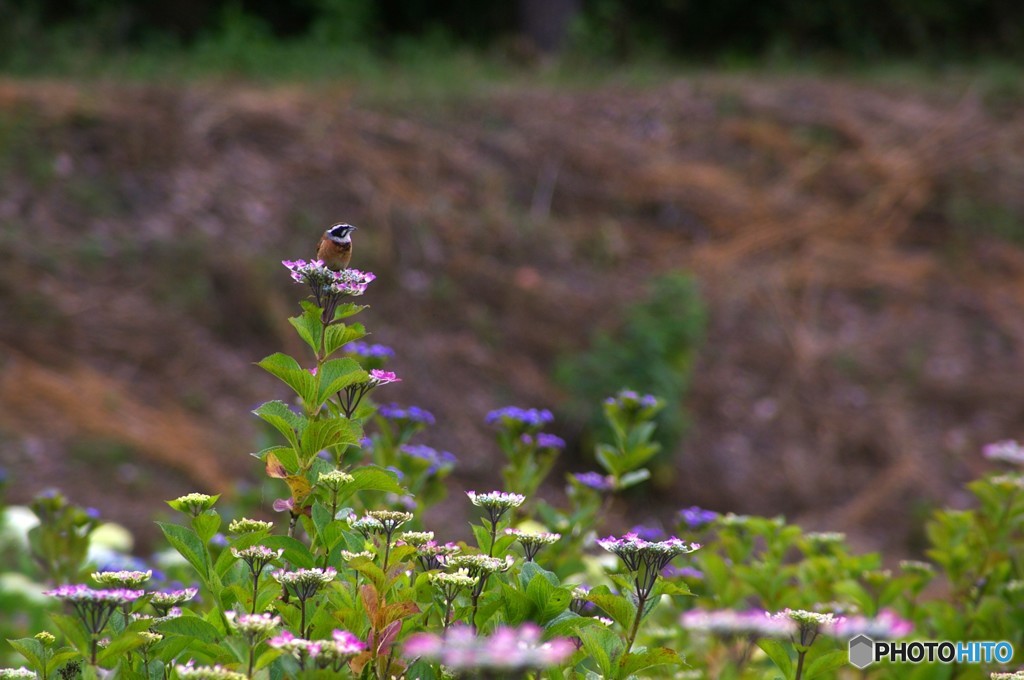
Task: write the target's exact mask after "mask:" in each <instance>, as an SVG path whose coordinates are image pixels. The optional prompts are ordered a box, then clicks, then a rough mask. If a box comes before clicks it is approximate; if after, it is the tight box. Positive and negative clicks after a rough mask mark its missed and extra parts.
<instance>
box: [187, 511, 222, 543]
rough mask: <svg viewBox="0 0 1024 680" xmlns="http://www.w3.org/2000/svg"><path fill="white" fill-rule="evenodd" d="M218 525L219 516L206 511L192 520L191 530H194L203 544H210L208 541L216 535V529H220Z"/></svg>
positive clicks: (219, 521)
mask: <svg viewBox="0 0 1024 680" xmlns="http://www.w3.org/2000/svg"><path fill="white" fill-rule="evenodd" d="M220 523H221V519H220V515H218V514H217V513H216V512H214V511H212V510H207V511H206V512H204V513H202V514H201V515H199V516H198V517H193V518H192V528H193V529H195V532H196V535H197V536H199V540H200V541H202V542H203V543H209V542H210V539H211V538H213V537H214V535H215V534H216V533H217V529H220Z"/></svg>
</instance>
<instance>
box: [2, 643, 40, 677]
mask: <svg viewBox="0 0 1024 680" xmlns="http://www.w3.org/2000/svg"><path fill="white" fill-rule="evenodd" d="M7 642H8V644H10V645H11V647H14V650H15V651H16V652H18V654H21V655H22V656H23V657H25V660H26V661H28V665H29V666H31V667H32V670H34V671H36V672H37V673H40V672H42V670H43V657H44V656H45V655H46V650H45V649H44V647H43V643H41V642H40V641H39V640H36V639H35V638H20V639H18V640H8V641H7Z"/></svg>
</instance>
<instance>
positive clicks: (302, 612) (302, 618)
mask: <svg viewBox="0 0 1024 680" xmlns="http://www.w3.org/2000/svg"><path fill="white" fill-rule="evenodd" d="M299 637H301V638H304V637H306V599H305V598H299Z"/></svg>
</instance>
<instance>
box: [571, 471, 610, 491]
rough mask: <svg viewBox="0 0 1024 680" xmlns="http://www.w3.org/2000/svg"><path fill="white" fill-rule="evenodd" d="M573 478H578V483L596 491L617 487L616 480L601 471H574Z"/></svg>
mask: <svg viewBox="0 0 1024 680" xmlns="http://www.w3.org/2000/svg"><path fill="white" fill-rule="evenodd" d="M572 478H573V479H574V480H576V483H578V484H580V485H582V486H585V487H587V488H590V489H593V490H594V491H601V492H605V491H612V490H613V489H615V481H614V480H613V479H612V478H611V477H605V476H604V475H602V474H601V473H600V472H576V473H573V475H572Z"/></svg>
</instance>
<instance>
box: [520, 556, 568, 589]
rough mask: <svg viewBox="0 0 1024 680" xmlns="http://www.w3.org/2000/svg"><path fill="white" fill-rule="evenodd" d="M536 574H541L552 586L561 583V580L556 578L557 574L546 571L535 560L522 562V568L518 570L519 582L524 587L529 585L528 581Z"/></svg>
mask: <svg viewBox="0 0 1024 680" xmlns="http://www.w3.org/2000/svg"><path fill="white" fill-rule="evenodd" d="M538 575H539V576H543V577H544V578H545V579H546V580H547V582H548V583H550V584H551V585H553V586H558V585H561V581H559V580H558V576H556V575H555V574H554V572H550V571H548V570H547V569H545V568H544V567H542V566H540V565H539V564H537V563H536V562H526V563H524V564H523V567H522V569H521V570H520V571H519V584H520V585H521V586H522V587H523V588H524V589H525V588H527V587H528V586H529V585H530V581H532V580H533V579H534V578H535V577H536V576H538Z"/></svg>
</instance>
